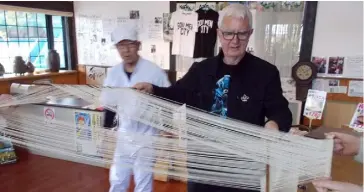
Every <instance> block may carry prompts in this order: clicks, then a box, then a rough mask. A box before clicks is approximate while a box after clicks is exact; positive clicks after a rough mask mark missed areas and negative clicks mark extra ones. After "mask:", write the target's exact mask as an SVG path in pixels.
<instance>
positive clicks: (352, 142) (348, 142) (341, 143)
mask: <svg viewBox="0 0 364 192" xmlns="http://www.w3.org/2000/svg"><path fill="white" fill-rule="evenodd" d="M327 135H331V136H333V137H334V153H335V154H337V155H348V156H355V155H357V154H358V152H359V149H360V138H359V137H357V136H353V135H349V134H345V133H337V132H331V133H328V134H327Z"/></svg>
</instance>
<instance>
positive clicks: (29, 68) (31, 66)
mask: <svg viewBox="0 0 364 192" xmlns="http://www.w3.org/2000/svg"><path fill="white" fill-rule="evenodd" d="M34 70H35V67H34V65H33V63H32V62H30V60H29V61H28V62H27V71H28V73H34Z"/></svg>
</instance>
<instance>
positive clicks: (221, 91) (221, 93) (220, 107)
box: [211, 75, 230, 118]
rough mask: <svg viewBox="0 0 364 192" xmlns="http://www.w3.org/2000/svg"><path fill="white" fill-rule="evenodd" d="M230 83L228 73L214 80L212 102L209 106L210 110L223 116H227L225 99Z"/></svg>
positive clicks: (226, 98)
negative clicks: (214, 86)
mask: <svg viewBox="0 0 364 192" xmlns="http://www.w3.org/2000/svg"><path fill="white" fill-rule="evenodd" d="M229 85H230V75H224V77H222V78H221V79H219V80H218V81H217V82H216V86H217V88H216V89H215V96H214V103H213V105H212V107H211V112H212V113H215V114H218V115H220V116H222V117H224V118H226V116H227V110H228V109H227V100H228V92H229Z"/></svg>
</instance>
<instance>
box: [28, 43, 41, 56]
mask: <svg viewBox="0 0 364 192" xmlns="http://www.w3.org/2000/svg"><path fill="white" fill-rule="evenodd" d="M29 52H30V56H34V57H36V56H38V55H39V44H38V42H34V43H30V51H29Z"/></svg>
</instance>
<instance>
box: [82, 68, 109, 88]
mask: <svg viewBox="0 0 364 192" xmlns="http://www.w3.org/2000/svg"><path fill="white" fill-rule="evenodd" d="M105 77H106V68H104V67H93V66H86V84H88V85H102V84H103V82H104V79H105Z"/></svg>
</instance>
